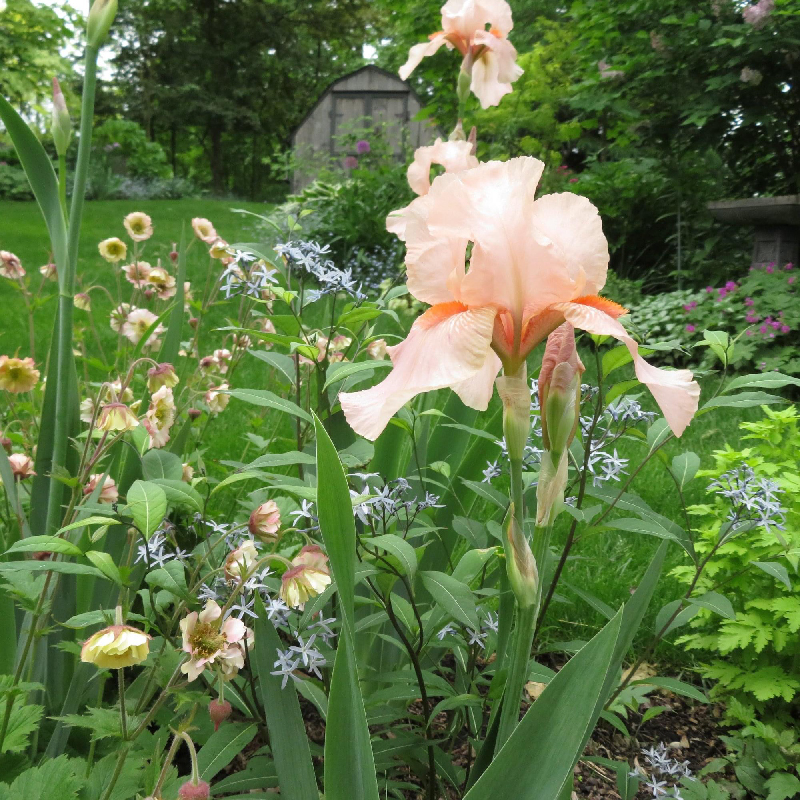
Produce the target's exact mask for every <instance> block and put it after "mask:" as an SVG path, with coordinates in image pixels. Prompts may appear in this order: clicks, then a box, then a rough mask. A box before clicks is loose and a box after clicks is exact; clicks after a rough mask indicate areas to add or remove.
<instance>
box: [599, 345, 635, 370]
mask: <svg viewBox="0 0 800 800" xmlns="http://www.w3.org/2000/svg"><path fill="white" fill-rule="evenodd" d="M631 361H633V356H632V355H631V354H630V351H629V350H628V348H627V347H625V345H621V346H619V347H614V348H612V349H611V350H609V351H608V352H607V353H605V354H604V355H603V378H606V377H607V376H608V375H610V374H611V373H612V372H613V371H614V370H615V369H619V368H620V367H622V366H624V365H625V364H630V363H631Z"/></svg>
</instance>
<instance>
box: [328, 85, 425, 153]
mask: <svg viewBox="0 0 800 800" xmlns="http://www.w3.org/2000/svg"><path fill="white" fill-rule="evenodd" d="M408 114H409V111H408V94H407V93H406V92H384V93H374V92H353V93H349V92H334V93H333V109H332V111H331V153H332V154H333V155H347V154H348V153H349V151H350V150H351V149H352V146H351V147H348V145H347V142H346V137H347V134H352V133H353V132H355V131H358V130H360V129H364V128H371V127H380V128H381V130H382V131H384V135H385V136H387V137H388V139H389V141H390V142H391V143H392V149H393V150H394V152H395V153H396V154H399V153H400V152H401V150H402V145H403V138H404V136H405V135H406V133H405V130H406V126H407V124H408Z"/></svg>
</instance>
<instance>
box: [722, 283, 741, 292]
mask: <svg viewBox="0 0 800 800" xmlns="http://www.w3.org/2000/svg"><path fill="white" fill-rule="evenodd" d="M725 288H726V289H727V290H728V291H729V292H732V291H734V290H735V289H738V288H739V287H738V285H737V283H736V281H728V282H727V283H726V284H725Z"/></svg>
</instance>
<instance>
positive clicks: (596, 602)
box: [561, 580, 617, 619]
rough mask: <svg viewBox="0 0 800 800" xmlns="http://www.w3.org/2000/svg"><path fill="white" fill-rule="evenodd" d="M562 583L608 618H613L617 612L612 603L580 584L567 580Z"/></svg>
mask: <svg viewBox="0 0 800 800" xmlns="http://www.w3.org/2000/svg"><path fill="white" fill-rule="evenodd" d="M561 585H562V586H565V587H566V588H567V589H569V590H570V591H571V592H575V594H576V595H578V597H580V598H581V600H583V601H584V602H586V603H588V604H589V605H590V606H591V607H592V608H593V609H594V610H595V611H598V612H599V613H600V614H602V615H603V616H604V617H605V618H606V619H612V618H613V617H614V615H615V614H616V613H617V612H616V611H614V609H613V608H611V606H610V605H608V604H607V603H604V602H603V601H602V600H601V599H600V598H599V597H595V596H594V595H593V594H591V593H589V592H587V591H585V590H584V589H581V588H580V587H579V586H575V585H574V584H572V583H567V582H566V581H565V580H562V581H561Z"/></svg>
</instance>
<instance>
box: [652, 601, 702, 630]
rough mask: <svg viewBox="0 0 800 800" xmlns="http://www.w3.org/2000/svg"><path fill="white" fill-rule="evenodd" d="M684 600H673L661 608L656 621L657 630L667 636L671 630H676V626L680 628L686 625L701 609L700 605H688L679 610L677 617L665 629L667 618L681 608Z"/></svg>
mask: <svg viewBox="0 0 800 800" xmlns="http://www.w3.org/2000/svg"><path fill="white" fill-rule="evenodd" d="M682 602H683V601H682V600H680V599H678V600H673V601H672V602H670V603H667V604H666V605H665V606H663V607H662V608H661V610H660V611H659V612H658V614H656V622H655V628H654V630H655V632H656V633H661V631H664V633H663V634H662V635H663V636H666V635H667V634H668V633H670V632H671V631H674V630H675V629H676V628H680V627H681V625H685V624H686V623H687V622H688V621H689V620H690V619H692V617H694V616H696V615H697V612H698V611H699V610H700V607H699V606H696V605H695V606H693V605H688V606H686V608H684V609H682V610H681V611H679V612H678V614H677V615H676V616H675V619H673V620H672V622H670V624H669V627H668V628H667V629H666V630H664V626H665V625H666V624H667V620H668V619H669V618H670V617H671V616H672V615H673V614H674V613H675V611H676V610H677V609H678V608H680V606H681V604H682Z"/></svg>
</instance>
